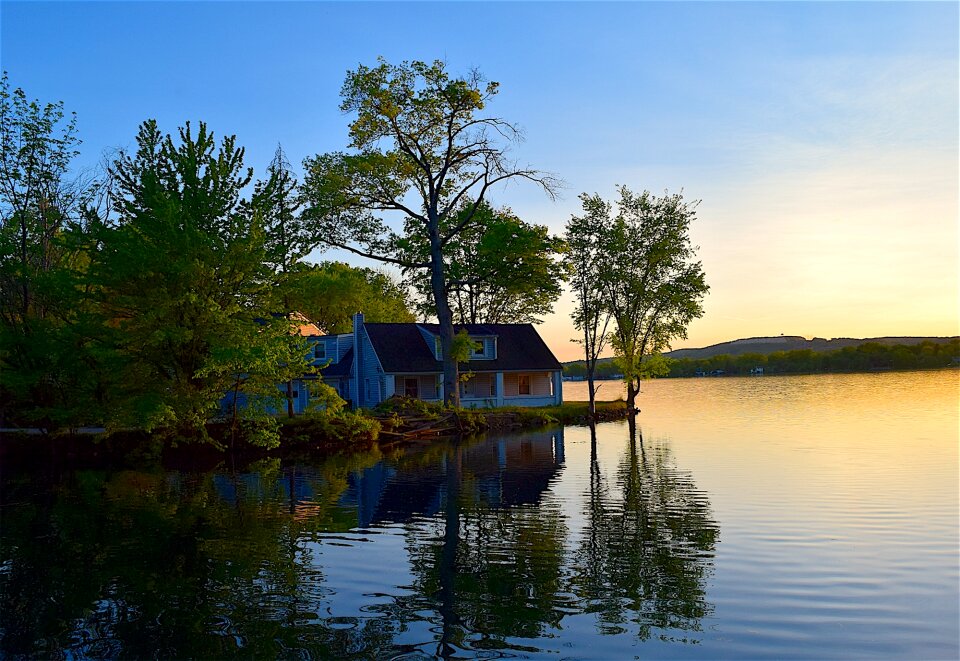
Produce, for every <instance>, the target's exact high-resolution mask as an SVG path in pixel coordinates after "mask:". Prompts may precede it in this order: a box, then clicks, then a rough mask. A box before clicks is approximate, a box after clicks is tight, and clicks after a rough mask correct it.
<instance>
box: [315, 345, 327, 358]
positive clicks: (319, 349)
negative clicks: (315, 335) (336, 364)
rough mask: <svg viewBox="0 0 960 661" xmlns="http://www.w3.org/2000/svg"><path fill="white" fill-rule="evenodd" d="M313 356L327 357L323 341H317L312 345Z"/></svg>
mask: <svg viewBox="0 0 960 661" xmlns="http://www.w3.org/2000/svg"><path fill="white" fill-rule="evenodd" d="M313 357H314V358H315V359H317V360H326V359H327V345H326V343H325V342H317V343H316V344H314V345H313Z"/></svg>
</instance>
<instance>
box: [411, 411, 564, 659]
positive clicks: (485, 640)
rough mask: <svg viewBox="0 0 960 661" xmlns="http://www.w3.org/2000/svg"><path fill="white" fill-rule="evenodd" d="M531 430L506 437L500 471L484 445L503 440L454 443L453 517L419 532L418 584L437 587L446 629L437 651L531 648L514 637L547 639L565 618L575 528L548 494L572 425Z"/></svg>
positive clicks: (415, 549) (448, 489)
mask: <svg viewBox="0 0 960 661" xmlns="http://www.w3.org/2000/svg"><path fill="white" fill-rule="evenodd" d="M525 436H526V437H525V438H523V437H521V438H520V439H512V440H511V441H510V446H509V447H508V448H506V449H504V448H503V447H502V444H501V447H500V448H499V449H498V452H500V456H499V464H498V467H497V470H496V471H495V475H494V474H493V473H494V471H492V469H491V466H490V462H489V461H485V459H488V458H489V456H484V453H485V452H486V451H489V450H490V449H491V448H497V443H496V442H493V443H490V442H488V443H486V444H484V446H482V447H479V448H473V449H472V451H471V448H465V447H463V446H454V447H452V448H450V450H449V452H448V454H447V458H446V461H445V462H444V463H445V467H446V468H445V473H446V474H445V478H446V479H445V482H444V492H445V493H444V513H443V518H442V519H435V520H434V527H433V528H431V529H430V530H429V532H428V534H424V533H423V531H419V532H412V533H411V535H410V537H409V544H408V552H409V554H410V559H411V567H412V568H413V571H414V574H415V575H416V577H417V579H416V585H415V587H416V589H417V592H419V593H420V594H423V595H433V601H434V607H435V609H436V611H437V613H438V616H439V620H440V624H441V627H442V629H441V631H440V635H439V638H438V641H437V647H436V649H435V650H433V651H434V653H435V654H436V655H437V656H439V657H441V658H450V657H452V656H455V655H456V654H457V653H458V650H472V651H474V652H476V651H479V650H481V649H500V650H506V649H518V650H523V649H528V648H524V647H522V646H519V645H518V644H517V643H516V642H513V641H511V639H515V638H528V639H534V638H538V637H541V636H543V635H544V634H545V632H546V630H547V628H548V627H557V626H559V623H560V620H561V618H562V617H563V611H562V610H561V609H559V608H558V607H557V606H558V594H559V593H560V592H561V585H562V577H563V559H564V543H565V541H566V536H567V528H566V525H565V523H564V521H563V517H562V516H561V512H560V508H559V507H557V506H552V505H548V504H545V503H543V502H540V499H541V497H542V494H543V491H544V490H545V489H546V488H547V485H548V483H549V479H551V478H552V477H554V476H555V475H556V473H557V471H558V470H559V468H560V463H561V461H562V456H563V452H562V430H555V431H553V432H551V433H548V434H542V433H541V434H539V435H535V434H528V435H525ZM558 437H559V440H558ZM494 476H495V478H496V479H495V480H492V479H491V477H494ZM491 483H494V484H495V488H491ZM538 489H539V491H537V490H538ZM531 499H532V502H531Z"/></svg>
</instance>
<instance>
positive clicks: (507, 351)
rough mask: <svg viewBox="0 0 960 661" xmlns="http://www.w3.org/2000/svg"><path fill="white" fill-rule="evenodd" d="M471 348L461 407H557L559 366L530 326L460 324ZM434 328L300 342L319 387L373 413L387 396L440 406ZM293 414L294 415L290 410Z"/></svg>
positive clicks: (366, 326) (378, 329) (364, 328)
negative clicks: (323, 385)
mask: <svg viewBox="0 0 960 661" xmlns="http://www.w3.org/2000/svg"><path fill="white" fill-rule="evenodd" d="M461 329H464V330H466V332H467V333H468V334H469V336H470V338H471V339H472V340H474V341H475V342H476V343H477V345H478V346H477V348H475V349H474V350H473V352H472V355H471V357H470V360H469V362H467V363H465V364H462V365H461V368H460V371H461V374H471V375H472V376H471V377H470V378H469V379H467V380H466V381H465V382H464V383H462V384H461V385H460V388H461V390H460V403H461V405H462V406H466V407H489V406H511V405H512V406H548V405H553V404H561V403H562V402H563V386H562V384H563V380H562V366H561V365H560V361H558V360H557V358H556V357H555V356H554V355H553V353H552V352H551V351H550V349H549V348H548V347H547V345H546V344H545V343H544V341H543V339H542V338H541V337H540V335H539V333H537V331H536V329H535V328H534V327H533V326H532V325H531V324H466V325H462V326H461V325H458V326H456V327H455V331H459V330H461ZM439 333H440V328H439V325H437V324H381V323H367V322H365V321H364V318H363V314H362V313H357V314H356V315H354V318H353V332H352V333H346V334H341V335H318V336H314V337H310V338H308V340H309V341H310V342H311V345H312V351H313V358H314V364H315V365H317V366H323V365H326V367H323V368H322V369H321V371H320V373H321V375H322V377H323V381H324V383H326V384H327V385H329V386H332V387H333V388H334V389H336V391H337V392H338V393H339V394H340V396H341V397H343V398H344V399H345V400H347V401H348V402H350V403H351V405H353V406H354V407H364V408H369V407H373V406H376V405H377V404H379V403H380V402H382V401H383V400H385V399H388V398H390V397H392V396H393V395H404V396H407V397H414V398H417V399H422V400H425V401H443V398H444V393H443V367H442V364H441V362H440V335H439ZM298 410H300V409H298Z"/></svg>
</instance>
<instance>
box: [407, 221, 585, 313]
mask: <svg viewBox="0 0 960 661" xmlns="http://www.w3.org/2000/svg"><path fill="white" fill-rule="evenodd" d="M472 206H473V203H472V202H467V203H465V204H464V205H463V207H461V209H460V210H459V212H458V213H457V214H456V215H455V216H454V218H453V221H454V223H459V222H460V219H461V217H462V216H463V215H464V214H467V213H473V220H472V221H471V222H469V223H468V224H466V225H465V226H464V228H463V230H462V231H461V232H460V233H459V234H458V235H456V236H455V237H453V238H452V239H451V240H450V242H449V243H448V244H447V248H446V250H445V251H444V261H445V266H444V268H445V270H446V273H447V277H448V281H447V291H448V294H449V300H450V308H451V310H452V312H453V318H454V321H455V322H456V323H459V324H485V323H492V324H496V323H531V322H536V321H538V318H539V317H541V316H543V315H545V314H549V313H550V312H551V311H552V310H553V304H554V302H556V300H557V299H558V298H559V297H560V293H561V291H562V288H563V282H564V281H565V280H566V276H567V274H566V268H565V266H564V264H563V262H560V261H558V260H556V259H555V258H554V257H555V256H558V255H560V254H561V253H562V252H563V242H562V241H561V240H560V239H558V238H556V237H552V236H550V234H549V230H548V229H547V228H546V227H545V226H543V225H531V224H529V223H525V222H523V221H522V220H520V219H519V218H518V217H517V216H516V215H514V214H513V212H511V211H510V210H509V209H494V208H493V207H492V206H491V205H490V204H489V203H487V202H484V203H482V204H480V205H479V206H478V207H477V208H476V209H475V210H474V209H473V208H472ZM421 247H422V246H421ZM418 259H419V260H423V259H426V255H419V256H418ZM414 261H417V260H414ZM411 284H412V285H413V288H414V290H415V291H416V293H417V298H418V301H417V303H418V308H419V310H420V312H421V313H423V315H424V316H436V308H435V306H434V304H433V290H432V288H431V284H430V278H429V274H428V273H427V272H426V271H423V270H415V271H414V272H413V278H412V279H411Z"/></svg>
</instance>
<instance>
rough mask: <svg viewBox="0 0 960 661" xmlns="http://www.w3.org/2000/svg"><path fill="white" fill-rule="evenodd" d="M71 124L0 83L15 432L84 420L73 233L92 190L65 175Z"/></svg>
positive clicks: (5, 337) (71, 154)
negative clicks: (23, 427) (18, 427)
mask: <svg viewBox="0 0 960 661" xmlns="http://www.w3.org/2000/svg"><path fill="white" fill-rule="evenodd" d="M79 144H80V140H79V139H78V138H77V136H76V117H75V116H70V117H69V118H67V116H66V115H65V113H64V110H63V103H62V102H60V103H48V104H42V103H40V102H39V101H29V100H28V99H27V96H26V93H25V92H24V91H23V90H22V89H15V90H12V91H11V90H10V85H9V81H8V78H7V75H6V73H4V74H3V78H2V81H0V372H2V374H3V385H2V387H0V392H2V397H0V399H2V401H0V408H2V409H4V411H8V410H9V411H11V412H14V413H15V415H16V416H17V419H18V424H30V425H34V424H37V425H40V426H43V427H48V428H49V427H56V426H59V425H61V424H68V423H71V424H72V423H75V422H78V421H79V422H87V421H89V416H90V415H91V413H92V409H93V408H94V407H93V406H91V403H90V402H89V401H88V402H83V401H82V400H83V399H84V398H85V397H87V396H92V391H93V390H94V389H95V388H94V384H95V382H96V379H95V378H94V377H95V374H96V369H95V366H93V365H90V364H89V362H90V361H91V360H92V356H91V353H90V344H91V340H90V336H89V334H87V333H85V331H84V328H83V324H81V323H80V321H81V320H82V318H83V316H84V314H85V313H86V305H85V304H84V302H83V300H82V299H81V297H80V290H79V287H78V274H79V273H81V272H82V270H83V269H84V268H85V262H84V257H83V254H82V251H81V250H80V249H79V247H80V245H81V243H82V239H81V237H79V236H78V235H79V234H81V230H82V228H83V225H84V218H85V217H86V213H85V207H86V205H87V204H88V203H89V202H90V201H91V200H92V198H93V196H94V193H95V191H96V185H95V184H94V182H92V181H89V180H88V179H86V178H84V177H78V176H73V175H72V174H71V163H72V161H73V159H74V158H75V157H76V156H77V154H78V153H79V152H78V150H77V147H78V146H79Z"/></svg>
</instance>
